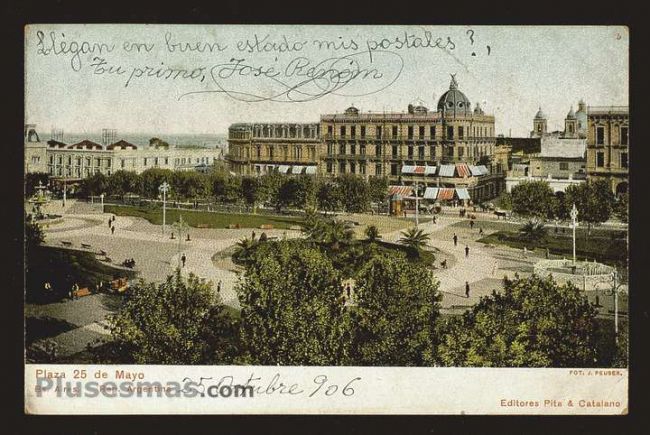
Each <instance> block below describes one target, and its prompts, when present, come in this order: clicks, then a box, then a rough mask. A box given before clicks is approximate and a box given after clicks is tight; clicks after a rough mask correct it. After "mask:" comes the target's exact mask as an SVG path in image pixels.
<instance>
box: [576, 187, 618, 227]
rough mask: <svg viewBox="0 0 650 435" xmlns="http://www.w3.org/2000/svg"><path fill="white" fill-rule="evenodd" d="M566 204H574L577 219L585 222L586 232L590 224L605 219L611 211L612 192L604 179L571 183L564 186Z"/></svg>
mask: <svg viewBox="0 0 650 435" xmlns="http://www.w3.org/2000/svg"><path fill="white" fill-rule="evenodd" d="M565 194H566V201H567V204H571V206H573V204H575V205H576V208H577V209H578V221H580V222H587V233H588V234H589V233H590V232H591V225H593V224H595V223H601V222H605V221H607V220H608V219H609V218H610V217H611V215H612V211H613V207H614V194H613V193H612V191H611V189H610V188H609V184H608V183H607V181H605V180H597V181H588V182H586V183H581V184H572V185H570V186H569V187H567V188H566V191H565Z"/></svg>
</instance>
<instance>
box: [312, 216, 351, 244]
mask: <svg viewBox="0 0 650 435" xmlns="http://www.w3.org/2000/svg"><path fill="white" fill-rule="evenodd" d="M307 222H308V223H307V224H306V226H305V232H306V234H307V238H308V239H310V240H312V241H315V242H317V243H319V244H322V245H325V246H326V247H327V248H328V249H331V250H332V251H338V250H339V249H340V248H341V245H349V244H350V243H351V242H352V241H353V240H354V230H353V229H352V228H351V227H350V225H349V224H348V223H347V222H344V221H342V220H339V219H331V218H323V217H320V216H316V217H315V218H312V219H309V220H308V221H307Z"/></svg>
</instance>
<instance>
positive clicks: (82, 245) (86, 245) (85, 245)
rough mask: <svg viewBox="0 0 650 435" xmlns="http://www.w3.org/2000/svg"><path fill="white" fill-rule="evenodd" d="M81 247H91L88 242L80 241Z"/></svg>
mask: <svg viewBox="0 0 650 435" xmlns="http://www.w3.org/2000/svg"><path fill="white" fill-rule="evenodd" d="M81 247H82V248H84V249H90V248H92V246H90V245H89V244H88V243H82V244H81Z"/></svg>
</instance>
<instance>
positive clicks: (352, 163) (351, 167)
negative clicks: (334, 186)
mask: <svg viewBox="0 0 650 435" xmlns="http://www.w3.org/2000/svg"><path fill="white" fill-rule="evenodd" d="M356 166H357V165H356V163H354V162H350V173H351V174H354V173H355V172H356V169H357V167H356Z"/></svg>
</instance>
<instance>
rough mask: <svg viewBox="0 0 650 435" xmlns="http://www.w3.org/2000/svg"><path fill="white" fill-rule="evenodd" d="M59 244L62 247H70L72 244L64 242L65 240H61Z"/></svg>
mask: <svg viewBox="0 0 650 435" xmlns="http://www.w3.org/2000/svg"><path fill="white" fill-rule="evenodd" d="M61 244H62V245H63V246H72V242H68V241H66V240H61Z"/></svg>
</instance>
